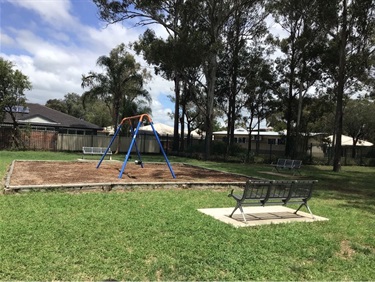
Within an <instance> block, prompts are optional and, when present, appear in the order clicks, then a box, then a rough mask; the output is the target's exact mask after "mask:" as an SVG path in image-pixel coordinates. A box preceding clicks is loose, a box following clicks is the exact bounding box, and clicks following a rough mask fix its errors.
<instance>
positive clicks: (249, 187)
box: [228, 180, 318, 222]
mask: <svg viewBox="0 0 375 282" xmlns="http://www.w3.org/2000/svg"><path fill="white" fill-rule="evenodd" d="M317 182H318V181H317V180H298V181H297V180H289V181H286V180H272V181H271V180H248V181H247V182H246V185H245V188H244V190H243V193H242V194H239V195H237V194H234V193H233V192H234V189H233V190H232V191H231V193H230V194H229V195H228V197H232V198H233V199H234V200H236V207H235V208H234V210H233V212H232V213H231V214H230V216H229V217H232V216H233V214H234V212H235V211H236V210H237V209H240V211H241V213H242V217H243V219H244V221H245V222H246V218H245V214H244V212H243V209H242V207H244V206H265V205H287V204H291V203H293V204H299V205H300V206H299V207H298V209H297V210H296V211H295V212H294V213H295V214H297V212H298V211H299V210H300V209H301V207H302V206H305V207H306V208H307V210H308V211H309V213H310V215H311V216H312V218H315V217H314V215H313V214H312V212H311V210H310V207H309V206H308V204H307V202H308V200H310V198H311V195H312V189H313V186H314V184H315V183H317Z"/></svg>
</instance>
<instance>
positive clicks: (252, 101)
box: [242, 45, 278, 158]
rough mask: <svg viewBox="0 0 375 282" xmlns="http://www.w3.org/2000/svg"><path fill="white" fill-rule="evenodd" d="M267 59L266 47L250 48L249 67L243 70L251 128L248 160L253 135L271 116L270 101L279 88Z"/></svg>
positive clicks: (248, 120) (249, 126) (247, 117)
mask: <svg viewBox="0 0 375 282" xmlns="http://www.w3.org/2000/svg"><path fill="white" fill-rule="evenodd" d="M267 57H268V53H267V52H266V51H265V48H264V47H261V46H257V45H255V46H253V47H252V48H249V49H248V59H247V60H246V63H247V65H248V67H247V68H244V69H243V70H242V71H243V72H244V73H245V74H246V76H245V78H246V80H245V87H244V89H243V92H244V93H245V94H246V101H245V108H246V109H247V112H248V116H246V121H247V123H248V128H249V144H248V148H247V157H248V158H249V156H250V152H251V141H250V140H251V136H252V135H251V133H252V131H253V130H254V129H255V127H258V133H259V129H260V122H261V121H262V120H265V119H266V118H267V117H268V116H269V115H270V111H271V109H272V107H271V104H270V101H272V100H273V96H274V93H275V89H277V88H278V82H277V80H276V76H275V74H274V70H273V67H272V62H271V60H270V59H269V58H267ZM255 118H256V120H255ZM257 140H259V136H258V139H257ZM258 145H259V144H258V142H257V148H256V152H257V153H258V152H259V147H258Z"/></svg>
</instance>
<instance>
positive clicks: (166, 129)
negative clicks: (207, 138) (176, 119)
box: [139, 123, 204, 138]
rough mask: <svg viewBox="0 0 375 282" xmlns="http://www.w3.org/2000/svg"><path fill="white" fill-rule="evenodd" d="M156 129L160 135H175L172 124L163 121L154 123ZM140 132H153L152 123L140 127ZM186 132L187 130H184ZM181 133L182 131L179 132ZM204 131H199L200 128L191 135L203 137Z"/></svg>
mask: <svg viewBox="0 0 375 282" xmlns="http://www.w3.org/2000/svg"><path fill="white" fill-rule="evenodd" d="M153 126H154V129H155V130H156V132H157V133H158V134H159V135H173V134H174V128H173V127H172V126H169V125H166V124H163V123H153ZM139 132H151V133H152V132H153V130H152V127H151V125H145V126H142V127H140V128H139ZM184 132H185V133H186V134H187V132H186V131H184ZM179 133H180V132H179ZM202 135H204V133H201V132H198V130H193V131H192V132H191V137H196V138H198V137H201V136H202Z"/></svg>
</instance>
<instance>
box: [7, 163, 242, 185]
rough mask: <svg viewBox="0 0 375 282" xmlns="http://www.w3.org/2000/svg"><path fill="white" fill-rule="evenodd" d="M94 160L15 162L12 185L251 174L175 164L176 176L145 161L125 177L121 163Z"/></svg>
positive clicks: (236, 178)
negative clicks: (98, 165)
mask: <svg viewBox="0 0 375 282" xmlns="http://www.w3.org/2000/svg"><path fill="white" fill-rule="evenodd" d="M96 165H97V162H92V161H84V162H83V161H76V162H62V161H15V162H14V165H13V170H12V172H11V175H10V177H8V179H9V183H8V185H9V186H22V185H26V186H30V185H57V184H71V183H124V184H126V183H139V182H159V183H160V182H176V183H184V182H185V183H186V182H192V183H193V182H207V183H212V182H215V183H216V182H217V183H220V182H245V181H246V180H247V179H249V178H248V177H245V176H241V175H236V174H230V173H224V172H219V171H214V170H209V169H204V168H200V167H195V166H190V165H184V164H172V169H173V171H174V174H175V176H176V178H173V177H172V174H171V171H170V170H169V168H168V165H167V164H166V163H160V164H159V163H144V167H143V168H142V167H141V166H140V165H136V164H134V163H131V162H129V163H127V165H126V168H125V170H124V172H123V175H122V178H118V177H119V173H120V170H121V167H122V162H118V161H104V162H103V163H102V164H101V165H100V167H99V168H96Z"/></svg>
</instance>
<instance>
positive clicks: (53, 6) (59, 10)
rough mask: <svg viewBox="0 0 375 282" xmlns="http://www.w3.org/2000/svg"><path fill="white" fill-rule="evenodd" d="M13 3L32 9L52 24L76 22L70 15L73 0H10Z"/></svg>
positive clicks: (64, 24)
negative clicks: (71, 0)
mask: <svg viewBox="0 0 375 282" xmlns="http://www.w3.org/2000/svg"><path fill="white" fill-rule="evenodd" d="M8 2H11V3H12V4H13V5H16V6H20V7H23V8H25V9H28V10H32V11H33V12H35V13H37V14H38V15H39V16H40V18H41V19H42V20H43V21H45V22H47V23H48V24H50V25H52V26H60V27H61V26H66V24H69V25H70V24H71V23H72V22H75V20H74V18H73V17H72V16H71V15H70V13H69V12H70V9H71V2H70V1H69V0H58V1H51V0H8Z"/></svg>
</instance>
